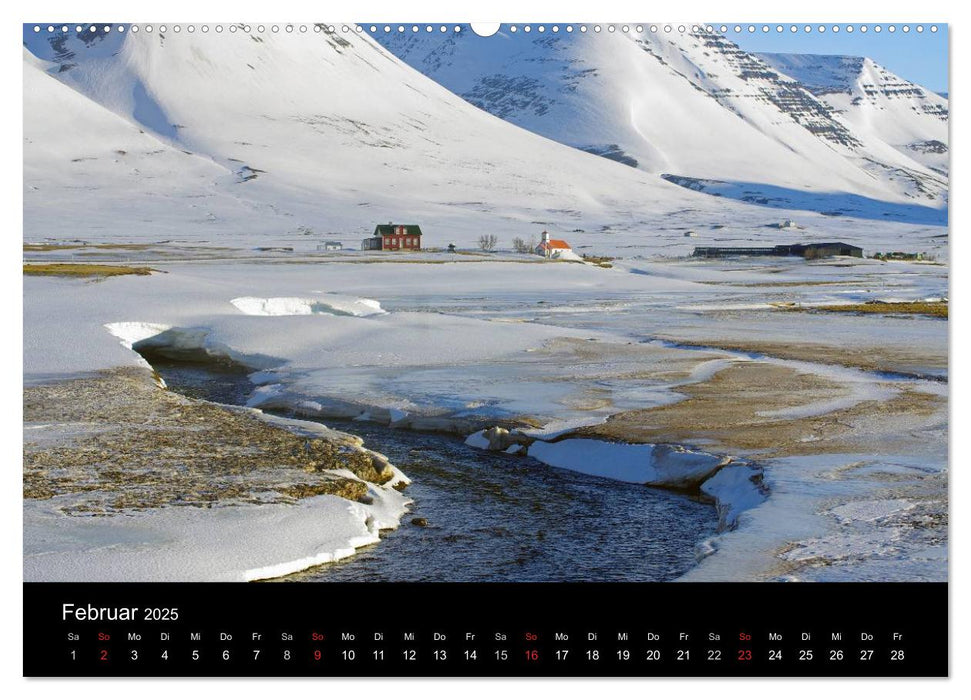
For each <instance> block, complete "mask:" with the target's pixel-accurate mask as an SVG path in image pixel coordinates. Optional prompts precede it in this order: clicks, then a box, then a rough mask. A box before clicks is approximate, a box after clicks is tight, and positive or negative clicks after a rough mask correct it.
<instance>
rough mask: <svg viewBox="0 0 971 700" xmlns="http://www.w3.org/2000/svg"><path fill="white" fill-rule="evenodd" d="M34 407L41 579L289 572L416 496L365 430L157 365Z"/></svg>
mask: <svg viewBox="0 0 971 700" xmlns="http://www.w3.org/2000/svg"><path fill="white" fill-rule="evenodd" d="M24 416H25V423H24V433H25V435H24V444H25V452H24V497H25V501H24V579H25V580H28V581H52V580H83V581H248V580H255V579H260V578H270V577H275V576H281V575H284V574H288V573H292V572H294V571H300V570H302V569H305V568H307V567H309V566H314V565H318V564H321V563H325V562H331V561H336V560H338V559H342V558H344V557H348V556H350V555H351V554H353V553H354V551H355V550H356V549H357V548H359V547H362V546H364V545H368V544H373V543H374V542H377V541H378V539H379V533H380V531H381V530H384V529H388V528H394V527H397V526H398V523H399V521H400V519H401V517H402V516H403V515H404V513H405V512H406V510H407V506H408V504H409V503H410V500H409V499H408V497H407V496H406V495H404V494H402V493H400V492H399V489H400V488H402V487H403V486H405V485H406V484H407V483H408V478H407V477H406V476H405V475H404V474H403V473H401V472H400V471H399V470H398V469H396V468H395V467H393V466H392V465H391V464H390V463H389V462H388V461H387V459H386V458H385V457H384V456H383V455H380V454H377V453H375V452H372V451H370V450H368V449H366V448H364V447H363V446H362V441H361V440H360V439H359V438H357V437H355V436H353V435H349V434H347V433H342V432H339V431H334V430H330V429H328V428H325V427H324V426H321V425H319V424H316V423H308V422H303V421H294V420H290V419H285V418H279V417H274V416H265V415H263V414H261V413H259V412H258V411H253V410H248V409H230V408H227V407H224V406H220V405H215V404H210V403H206V402H201V401H198V400H191V399H186V398H183V397H181V396H179V395H177V394H174V393H173V392H170V391H166V390H164V389H161V388H160V387H158V386H157V385H156V383H155V382H154V381H153V380H152V378H151V376H150V375H149V373H148V372H146V371H144V370H122V371H117V372H113V373H103V374H101V375H99V376H97V377H93V378H86V379H75V380H71V381H66V382H60V383H56V384H48V385H43V386H34V387H28V388H27V389H26V392H25V397H24Z"/></svg>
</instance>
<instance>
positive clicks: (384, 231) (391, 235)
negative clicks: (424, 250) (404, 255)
mask: <svg viewBox="0 0 971 700" xmlns="http://www.w3.org/2000/svg"><path fill="white" fill-rule="evenodd" d="M361 250H421V227H420V226H418V225H416V224H378V225H377V226H375V227H374V235H373V236H371V237H370V238H365V239H364V240H363V241H361Z"/></svg>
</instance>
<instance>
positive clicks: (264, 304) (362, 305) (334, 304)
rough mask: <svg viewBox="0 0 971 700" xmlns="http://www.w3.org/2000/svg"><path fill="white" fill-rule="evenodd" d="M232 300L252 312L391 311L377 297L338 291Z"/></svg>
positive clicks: (351, 313)
mask: <svg viewBox="0 0 971 700" xmlns="http://www.w3.org/2000/svg"><path fill="white" fill-rule="evenodd" d="M230 303H231V304H232V305H233V306H235V307H236V308H237V309H239V310H240V311H242V312H243V313H244V314H247V315H248V316H312V315H314V314H328V315H331V316H374V315H377V314H384V313H387V312H386V311H384V310H383V309H382V308H381V303H380V302H378V301H375V300H374V299H362V298H359V297H346V296H340V295H337V294H334V295H328V296H327V297H326V298H304V297H236V298H235V299H232V300H231V301H230Z"/></svg>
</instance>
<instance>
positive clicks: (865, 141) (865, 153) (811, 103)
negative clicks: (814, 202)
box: [378, 26, 947, 206]
mask: <svg viewBox="0 0 971 700" xmlns="http://www.w3.org/2000/svg"><path fill="white" fill-rule="evenodd" d="M378 40H379V41H381V42H382V43H383V44H384V45H385V46H387V47H388V48H389V49H390V50H391V51H392V52H393V53H395V54H396V55H397V56H399V57H401V58H402V59H403V60H405V61H407V62H408V63H410V64H411V65H413V66H414V67H416V68H417V69H418V70H421V71H422V72H423V73H425V74H426V75H428V76H430V77H432V78H434V79H435V80H436V81H439V82H441V83H442V84H443V85H445V86H446V87H448V88H450V89H451V90H453V91H454V92H456V93H457V94H460V95H462V96H463V97H464V98H466V99H467V100H469V101H470V102H472V103H473V104H475V105H477V106H479V107H481V108H482V109H484V110H486V111H489V112H491V113H493V114H495V115H497V116H500V117H502V118H503V119H507V120H509V121H511V122H513V123H515V124H518V125H520V126H523V127H524V128H527V129H530V130H531V131H535V132H536V133H540V134H543V135H544V136H547V137H549V138H551V139H554V140H557V141H559V142H561V143H565V144H569V145H572V146H575V147H577V148H581V149H584V150H588V151H591V152H595V153H599V154H602V155H605V156H607V157H608V158H613V159H615V160H619V161H621V162H623V163H626V164H628V165H633V166H636V167H637V168H640V169H643V170H646V171H648V172H654V173H659V174H665V175H668V176H671V179H672V180H673V181H676V182H679V183H682V184H686V185H690V186H692V187H694V188H696V189H705V188H706V187H707V185H706V183H704V182H698V180H699V179H710V180H727V181H730V182H733V183H737V184H738V185H739V186H738V187H736V188H734V190H733V189H732V188H725V187H722V188H720V189H719V191H720V193H721V194H723V195H729V196H732V195H734V196H738V197H740V198H744V197H746V196H749V197H750V198H754V199H758V198H760V194H759V187H758V186H759V185H766V186H769V187H768V188H767V189H766V190H764V192H771V195H770V196H771V197H773V198H775V199H777V200H786V199H788V200H791V202H792V203H797V202H798V201H799V200H800V193H803V192H806V191H815V192H819V191H838V192H847V193H853V194H855V195H860V196H863V197H867V198H874V199H878V200H885V201H892V202H913V203H918V204H923V205H929V206H941V205H942V204H943V202H944V199H945V195H946V187H947V182H946V178H945V177H943V176H942V175H941V174H940V173H937V172H933V171H931V170H929V169H928V168H926V167H924V166H923V165H921V164H920V163H918V162H917V161H916V160H915V159H914V158H912V157H910V155H907V154H904V153H901V152H900V151H899V150H897V149H896V148H894V147H892V146H890V145H888V143H886V142H885V141H883V140H881V139H880V138H879V134H874V133H873V132H871V131H870V130H862V131H858V130H856V129H855V128H854V125H853V124H852V123H850V122H847V121H844V119H843V118H842V116H841V115H839V114H837V113H836V111H835V110H834V108H833V107H831V106H830V105H829V104H828V103H826V102H824V101H822V100H820V99H818V98H817V97H816V96H815V95H813V94H812V93H811V92H810V91H809V90H807V89H806V88H805V87H803V86H802V85H801V84H800V83H799V82H798V81H796V80H794V79H793V78H790V77H788V76H786V75H783V74H780V73H779V72H778V71H776V70H774V69H773V68H772V67H771V66H769V65H768V64H767V63H765V62H764V61H762V60H761V59H760V58H758V57H757V56H755V55H753V54H749V53H746V52H745V51H742V50H741V49H739V48H738V47H737V46H736V45H735V44H733V43H732V42H731V41H729V40H728V39H726V38H725V37H723V36H721V35H719V34H717V33H709V32H704V31H702V32H697V33H686V34H678V33H671V34H665V33H657V34H655V33H651V32H648V31H645V32H642V33H637V32H634V31H631V32H630V33H623V32H619V31H617V32H612V33H611V32H599V33H595V32H592V31H588V32H586V33H583V34H581V33H580V32H576V31H575V32H573V33H572V34H567V33H565V32H559V33H557V34H555V35H554V34H552V33H543V34H540V33H538V32H533V33H531V34H524V33H523V31H522V29H520V31H518V32H516V33H513V32H511V31H510V28H509V27H507V26H504V27H503V29H502V30H501V31H500V33H499V34H497V35H495V36H493V37H490V38H488V39H484V38H481V37H478V36H475V35H474V34H472V33H471V32H462V33H459V34H449V35H444V36H441V35H437V34H425V33H421V32H419V33H417V34H416V33H410V32H404V33H396V32H392V33H391V34H388V35H379V36H378ZM764 192H763V194H764ZM781 203H783V204H784V201H783V202H781Z"/></svg>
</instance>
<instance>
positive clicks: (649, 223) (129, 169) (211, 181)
mask: <svg viewBox="0 0 971 700" xmlns="http://www.w3.org/2000/svg"><path fill="white" fill-rule="evenodd" d="M72 29H73V28H72ZM319 29H320V28H319V27H311V28H310V29H308V31H306V32H299V31H294V32H292V33H284V32H280V33H277V34H274V33H270V32H262V33H251V32H247V31H246V29H245V26H244V25H234V26H233V27H231V28H230V27H229V26H228V25H226V31H224V32H222V33H214V32H210V33H207V34H203V33H201V32H196V33H189V32H181V33H178V34H176V33H174V32H167V33H164V34H163V33H161V32H157V31H156V32H154V33H149V32H147V31H141V32H139V33H137V34H135V33H132V32H125V33H124V34H122V33H120V32H117V31H113V32H108V33H105V32H103V31H101V30H98V29H96V31H93V32H91V31H89V30H88V29H85V30H84V31H81V32H75V31H69V32H66V33H61V32H53V33H46V32H41V33H36V34H35V33H34V32H32V31H31V30H30V28H29V26H28V27H25V30H24V44H25V48H26V50H25V52H24V92H25V97H24V100H25V101H24V137H25V142H24V180H25V194H24V214H25V216H24V220H25V235H26V236H27V237H28V238H29V239H39V238H45V237H48V236H51V237H59V238H63V237H64V236H65V235H68V236H70V237H77V238H96V237H103V236H105V235H108V234H111V235H113V236H115V237H117V236H119V235H121V236H124V237H126V238H128V239H139V238H142V239H144V238H152V239H159V238H173V239H181V238H191V239H192V240H209V241H216V240H218V238H219V236H220V235H221V234H223V233H230V234H232V235H233V236H235V237H236V238H237V239H238V238H239V237H240V236H242V235H252V236H254V237H259V238H260V240H281V237H282V238H283V239H286V240H290V239H289V238H287V235H289V233H291V232H294V231H297V230H300V229H301V228H303V227H308V228H312V229H314V230H315V231H317V232H331V231H332V232H336V233H340V234H341V235H344V236H348V235H350V236H352V237H354V236H357V235H358V234H367V233H370V231H371V230H373V226H374V224H375V223H377V222H383V221H391V220H395V221H402V220H410V221H417V222H420V223H422V225H423V227H424V229H425V232H426V234H427V235H428V236H429V242H430V243H429V244H432V245H444V244H445V243H447V242H450V241H451V242H456V243H459V244H462V243H472V242H474V241H475V240H476V239H477V238H478V236H479V235H480V234H481V233H483V232H484V231H486V232H490V233H498V234H500V235H501V236H503V237H504V238H506V239H507V240H508V237H509V236H520V235H521V236H524V237H527V238H528V237H529V236H530V235H535V234H536V233H538V231H537V228H539V227H543V228H550V229H551V230H554V231H559V232H563V233H570V232H576V233H580V232H583V233H586V234H592V233H596V232H599V233H617V232H625V233H626V234H628V235H629V236H630V237H631V238H630V239H625V240H624V241H623V242H622V243H621V242H619V239H614V240H615V245H620V246H628V245H631V246H634V247H636V244H635V243H634V241H635V240H639V238H643V237H644V236H653V237H654V238H658V236H659V235H661V237H663V236H668V237H669V238H670V239H671V240H670V242H669V243H666V244H665V245H671V246H674V245H675V237H677V238H678V239H679V240H678V241H677V244H676V245H677V246H678V250H680V248H681V247H683V246H684V243H683V242H682V241H681V240H680V237H681V233H682V231H684V230H687V229H688V228H694V227H697V226H709V225H710V226H716V225H717V226H718V230H722V229H724V227H725V226H726V225H727V226H728V227H729V228H730V229H732V228H733V229H737V235H739V236H746V235H748V232H750V231H752V230H753V229H754V228H755V227H757V226H760V225H763V224H764V223H765V219H766V217H767V216H768V217H774V216H775V215H772V214H769V215H766V214H765V212H764V211H763V210H762V208H763V207H766V206H768V207H778V208H783V209H787V210H792V209H796V210H815V211H817V212H826V213H830V214H832V213H837V212H838V213H842V214H845V215H847V216H856V217H864V218H867V219H879V220H883V221H895V220H897V221H907V222H911V223H916V224H922V225H923V224H940V223H944V222H945V221H946V209H942V208H935V206H937V207H940V205H941V204H942V201H943V199H944V194H943V193H944V192H945V188H946V177H945V176H943V175H942V174H940V173H935V172H932V171H930V170H929V169H927V168H925V167H924V166H922V165H920V164H918V163H916V162H915V161H914V160H913V159H911V158H909V157H908V156H907V155H906V154H905V153H903V152H901V151H900V150H897V149H896V148H892V147H891V146H889V145H887V144H885V143H883V142H882V141H874V142H873V143H872V144H871V143H869V142H864V141H862V140H861V137H858V134H857V133H856V132H854V131H852V129H851V128H850V126H849V125H848V124H849V123H848V122H847V121H845V120H844V119H843V118H842V117H841V116H840V115H838V114H836V113H835V112H834V110H833V109H832V108H830V107H829V106H827V105H826V104H825V103H824V102H822V101H821V100H820V99H818V98H817V97H815V96H814V95H813V94H812V93H810V92H809V91H808V90H806V89H805V88H803V87H802V86H801V85H800V84H799V83H798V82H796V81H795V80H794V79H791V78H788V77H785V76H783V75H781V74H779V73H777V72H775V71H773V70H772V69H770V68H768V66H767V64H765V63H764V62H762V61H761V60H760V59H758V58H755V57H753V56H751V55H750V54H745V53H744V52H740V51H738V49H737V48H733V46H734V45H731V44H729V43H728V42H726V41H725V40H724V39H723V38H721V37H719V36H716V35H708V34H705V35H691V36H686V37H681V38H679V39H678V40H677V42H675V41H673V40H667V39H663V40H662V39H658V38H653V37H652V38H651V39H649V40H648V39H646V38H641V39H638V38H633V37H628V36H626V35H620V34H617V35H606V34H605V35H604V36H602V37H595V36H592V35H590V36H583V37H580V36H573V37H566V36H565V35H561V36H556V37H554V36H552V35H549V36H545V37H538V38H535V37H529V38H524V37H522V35H519V36H516V37H512V36H511V35H509V34H508V33H506V34H502V33H501V34H500V35H497V36H496V37H493V38H491V39H483V38H481V37H477V36H475V35H474V34H473V33H472V32H470V31H463V32H461V33H455V34H452V33H449V34H445V35H442V36H441V37H438V36H436V37H435V38H434V39H431V38H429V37H426V36H425V35H421V37H420V38H418V37H411V36H409V37H408V38H407V39H398V40H391V39H388V40H387V41H388V43H389V44H394V45H396V46H397V48H396V49H395V50H396V51H397V52H398V53H401V54H402V55H404V56H405V58H407V59H408V60H409V61H411V62H412V63H415V64H416V65H417V67H418V68H420V69H421V72H419V70H416V69H415V68H413V67H412V66H410V65H408V64H407V63H405V62H404V61H403V60H401V59H399V58H398V57H396V56H395V55H394V54H393V53H391V52H390V51H389V50H387V49H386V48H385V47H384V46H382V45H381V44H379V43H377V42H376V41H375V40H374V39H372V38H371V37H369V36H367V32H360V33H359V32H355V31H353V30H352V31H349V32H346V33H345V32H337V33H330V32H328V31H326V30H319ZM409 47H410V48H409ZM419 56H420V57H421V58H420V60H419ZM429 76H431V77H429ZM433 78H434V79H433ZM436 81H441V83H442V84H440V83H439V82H436ZM463 81H465V82H468V89H464V88H463V85H464V84H465V82H463ZM448 88H450V89H448ZM456 93H458V94H456ZM460 95H461V96H460ZM479 107H483V108H485V109H479ZM490 112H492V113H491V114H490ZM510 122H513V123H510ZM865 138H867V139H870V138H871V137H870V136H869V135H865ZM577 146H579V147H580V148H576V147H577ZM583 151H588V152H583ZM601 155H607V156H608V157H607V158H603V157H600V156H601ZM615 161H619V162H615ZM889 162H892V163H893V166H890V165H887V163H889ZM631 165H636V167H629V166H631ZM891 167H893V168H896V169H897V170H895V171H894V172H897V173H905V175H898V176H886V172H887V170H888V169H889V168H891ZM702 193H707V194H702ZM709 194H716V195H719V198H717V199H716V198H713V197H711V196H708V195H709ZM733 198H734V199H741V200H745V201H744V202H735V201H731V199H733ZM752 205H755V206H752ZM662 231H666V232H667V233H664V234H660V232H662ZM830 235H832V234H830Z"/></svg>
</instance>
